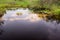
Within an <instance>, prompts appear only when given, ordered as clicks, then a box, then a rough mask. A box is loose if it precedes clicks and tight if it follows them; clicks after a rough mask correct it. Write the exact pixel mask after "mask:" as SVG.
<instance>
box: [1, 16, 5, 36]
mask: <svg viewBox="0 0 60 40" xmlns="http://www.w3.org/2000/svg"><path fill="white" fill-rule="evenodd" d="M3 24H4V21H3V20H2V18H1V17H0V35H2V33H3V29H2V27H3Z"/></svg>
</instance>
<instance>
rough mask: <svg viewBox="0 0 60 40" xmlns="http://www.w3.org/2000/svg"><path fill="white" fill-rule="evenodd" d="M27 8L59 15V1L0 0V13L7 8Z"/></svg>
mask: <svg viewBox="0 0 60 40" xmlns="http://www.w3.org/2000/svg"><path fill="white" fill-rule="evenodd" d="M21 7H22V8H29V9H31V10H33V11H34V12H37V13H49V14H55V15H60V1H57V2H54V1H52V2H49V1H45V2H44V1H42V0H0V14H3V13H4V12H5V10H7V9H16V8H21Z"/></svg>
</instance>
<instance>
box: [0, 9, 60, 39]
mask: <svg viewBox="0 0 60 40" xmlns="http://www.w3.org/2000/svg"><path fill="white" fill-rule="evenodd" d="M46 20H47V18H46V17H45V16H43V17H42V16H39V14H35V13H34V12H31V11H30V10H29V9H28V8H27V9H23V8H20V9H17V10H6V14H4V16H3V17H2V18H1V19H0V40H18V39H20V40H60V24H57V23H56V21H53V22H51V21H46Z"/></svg>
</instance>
